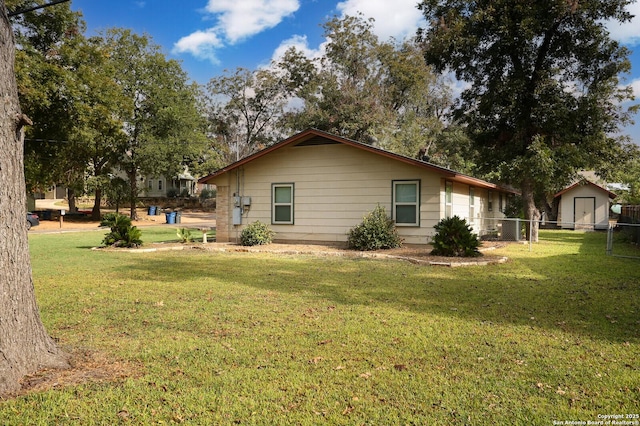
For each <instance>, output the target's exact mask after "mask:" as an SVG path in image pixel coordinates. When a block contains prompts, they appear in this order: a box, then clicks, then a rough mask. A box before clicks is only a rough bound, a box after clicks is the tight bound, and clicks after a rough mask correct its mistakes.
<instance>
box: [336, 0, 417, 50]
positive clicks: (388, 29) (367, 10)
mask: <svg viewBox="0 0 640 426" xmlns="http://www.w3.org/2000/svg"><path fill="white" fill-rule="evenodd" d="M417 4H418V2H417V1H416V0H393V1H389V0H346V1H343V2H340V3H338V5H337V6H336V7H337V9H338V10H339V11H340V12H341V13H342V15H343V16H344V15H350V16H356V15H357V14H358V13H359V12H360V13H362V14H363V15H364V16H365V18H373V19H374V20H375V22H374V28H373V31H374V33H375V34H376V35H377V36H378V37H379V38H380V39H381V40H383V41H386V40H388V39H389V38H390V37H394V38H395V39H397V40H400V41H401V40H404V39H405V38H406V37H412V36H414V35H415V33H416V30H417V29H418V27H420V26H424V25H425V22H424V18H423V16H422V14H421V13H420V11H419V10H418V8H417V7H416V5H417Z"/></svg>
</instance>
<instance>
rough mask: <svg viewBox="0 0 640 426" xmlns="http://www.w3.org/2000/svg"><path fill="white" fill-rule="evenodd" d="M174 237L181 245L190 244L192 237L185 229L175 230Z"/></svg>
mask: <svg viewBox="0 0 640 426" xmlns="http://www.w3.org/2000/svg"><path fill="white" fill-rule="evenodd" d="M176 235H177V236H178V239H179V240H180V242H181V243H192V242H193V236H192V235H191V231H190V230H189V229H187V228H178V229H177V230H176Z"/></svg>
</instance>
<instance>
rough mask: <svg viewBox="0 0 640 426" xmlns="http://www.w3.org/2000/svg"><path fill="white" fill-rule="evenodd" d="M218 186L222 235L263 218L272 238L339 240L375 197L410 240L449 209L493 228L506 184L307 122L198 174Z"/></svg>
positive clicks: (423, 236) (481, 228)
mask: <svg viewBox="0 0 640 426" xmlns="http://www.w3.org/2000/svg"><path fill="white" fill-rule="evenodd" d="M199 183H201V184H215V185H216V187H217V191H218V192H217V200H216V201H217V211H216V212H217V217H216V219H217V222H216V225H217V230H216V238H217V241H219V242H228V241H238V240H239V235H240V232H241V230H242V228H243V226H245V225H247V224H249V223H252V222H255V221H258V220H259V221H261V222H263V223H267V224H269V225H270V227H271V228H272V229H273V230H274V231H275V232H276V238H275V240H276V241H286V242H298V243H299V242H309V243H313V242H315V243H341V242H345V241H346V240H347V233H348V231H349V230H350V229H351V228H353V227H354V226H356V225H358V224H359V223H361V222H362V219H363V216H364V215H365V214H367V213H369V212H371V211H372V210H373V209H374V208H375V207H376V206H377V205H378V204H379V205H381V206H383V207H384V208H385V209H386V211H387V213H388V214H390V215H391V217H392V218H393V220H394V221H395V223H396V227H397V229H398V233H399V234H400V236H401V237H402V238H403V239H404V240H405V243H408V244H427V243H429V242H430V239H431V237H432V236H433V235H434V233H435V231H434V229H433V227H434V225H436V224H437V223H438V221H439V220H440V219H442V218H444V217H447V216H453V215H458V216H460V217H463V218H465V219H467V221H468V222H470V224H471V225H472V226H473V229H474V231H475V232H476V233H478V234H480V235H482V234H483V233H486V232H488V231H492V230H495V229H497V227H498V226H499V222H500V219H501V218H503V217H504V214H503V213H502V210H503V208H504V206H505V204H506V200H507V196H509V195H511V194H513V193H514V191H511V190H508V189H506V188H503V187H499V186H497V185H494V184H492V183H489V182H486V181H483V180H480V179H476V178H473V177H471V176H467V175H464V174H461V173H457V172H455V171H453V170H449V169H445V168H443V167H439V166H436V165H433V164H430V163H427V162H424V161H421V160H416V159H413V158H409V157H405V156H402V155H398V154H394V153H391V152H388V151H384V150H382V149H379V148H376V147H373V146H371V145H366V144H362V143H359V142H356V141H353V140H349V139H344V138H341V137H338V136H335V135H332V134H329V133H325V132H322V131H319V130H315V129H309V130H306V131H303V132H301V133H298V134H296V135H294V136H292V137H290V138H288V139H285V140H283V141H281V142H279V143H277V144H275V145H272V146H270V147H268V148H266V149H264V150H262V151H259V152H257V153H255V154H253V155H251V156H249V157H246V158H244V159H241V160H239V161H237V162H235V163H233V164H230V165H229V166H227V167H225V168H222V169H220V170H218V171H217V172H215V173H213V174H211V175H209V176H206V177H203V178H201V179H200V180H199Z"/></svg>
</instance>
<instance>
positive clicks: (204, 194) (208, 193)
mask: <svg viewBox="0 0 640 426" xmlns="http://www.w3.org/2000/svg"><path fill="white" fill-rule="evenodd" d="M216 194H217V191H216V190H215V189H207V188H205V189H203V190H202V191H200V199H201V200H208V199H209V198H216Z"/></svg>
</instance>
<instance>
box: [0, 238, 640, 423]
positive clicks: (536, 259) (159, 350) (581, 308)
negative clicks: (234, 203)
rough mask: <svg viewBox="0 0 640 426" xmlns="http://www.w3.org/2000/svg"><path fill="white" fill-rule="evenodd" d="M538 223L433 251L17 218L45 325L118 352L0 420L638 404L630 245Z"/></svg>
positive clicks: (85, 349) (454, 415)
mask: <svg viewBox="0 0 640 426" xmlns="http://www.w3.org/2000/svg"><path fill="white" fill-rule="evenodd" d="M142 238H143V240H144V241H145V242H147V241H152V240H162V239H175V230H166V229H148V230H147V229H145V230H144V231H143V236H142ZM541 238H542V242H541V243H538V244H535V245H534V246H533V250H532V251H531V252H529V248H528V246H526V245H510V246H508V247H506V248H504V249H501V250H500V251H497V252H496V254H501V255H506V256H509V257H510V258H511V259H512V260H511V261H509V262H508V263H506V264H500V265H490V266H481V267H480V266H473V267H463V268H446V267H428V266H418V265H413V264H411V263H407V262H400V261H393V260H368V259H342V258H324V257H313V256H306V255H305V256H283V255H277V256H276V255H270V254H249V253H216V252H207V251H198V250H189V251H172V252H154V253H118V252H96V251H91V250H89V247H91V246H96V245H99V243H100V241H101V239H102V234H100V233H95V232H94V233H89V232H87V233H78V234H62V235H35V234H34V235H31V236H30V244H31V250H32V257H33V261H32V262H33V273H34V280H35V285H36V292H37V296H38V302H39V306H40V309H41V313H42V318H43V321H44V322H45V325H46V326H47V329H48V331H49V332H50V334H51V335H53V336H54V337H56V338H57V339H59V341H60V344H61V345H63V346H64V347H65V348H67V349H68V350H70V351H72V352H74V353H91V354H94V356H96V357H97V358H99V359H103V360H104V363H105V364H109V365H111V366H125V367H126V368H122V369H121V370H118V369H117V368H113V369H112V370H115V371H116V372H118V371H121V374H112V375H110V376H109V377H108V378H106V377H102V378H101V377H99V375H93V376H92V377H93V378H92V380H90V381H87V382H85V383H81V384H76V385H69V386H63V384H60V385H58V386H56V387H54V388H53V389H49V390H45V391H40V392H34V393H30V394H27V395H24V396H20V397H18V398H17V399H12V400H5V401H1V402H0V419H1V420H2V424H3V425H14V424H15V425H22V424H82V425H86V424H115V423H118V422H121V423H131V424H166V423H181V422H184V423H186V424H265V425H271V424H303V425H307V424H309V425H310V424H325V423H326V424H345V425H351V424H376V425H383V424H384V425H387V424H429V425H450V424H471V425H497V424H501V425H502V424H510V425H519V424H522V425H551V424H553V422H554V421H556V422H565V421H567V422H570V421H584V422H585V424H586V422H587V421H598V420H602V419H603V417H602V416H605V415H618V414H622V415H627V414H628V415H631V416H633V415H634V414H637V413H639V412H640V409H639V408H638V401H640V370H639V369H640V364H639V361H638V359H640V339H639V337H640V288H639V287H640V284H639V283H640V261H638V260H632V259H622V258H612V257H606V256H605V255H604V251H605V239H606V236H605V235H604V234H601V233H579V232H560V231H541ZM96 354H97V355H96ZM96 376H97V377H96ZM599 416H600V417H599ZM634 420H640V419H637V418H636V419H634ZM567 424H569V423H567Z"/></svg>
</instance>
